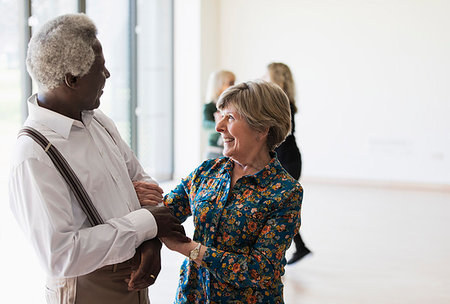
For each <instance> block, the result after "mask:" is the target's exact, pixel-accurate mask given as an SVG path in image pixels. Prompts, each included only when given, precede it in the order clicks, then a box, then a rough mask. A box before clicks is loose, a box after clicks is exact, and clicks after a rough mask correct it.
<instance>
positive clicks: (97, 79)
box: [78, 40, 110, 111]
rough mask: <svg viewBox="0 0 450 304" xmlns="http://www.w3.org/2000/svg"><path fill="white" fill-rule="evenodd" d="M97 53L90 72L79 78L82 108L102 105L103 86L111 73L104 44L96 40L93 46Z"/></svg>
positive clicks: (94, 107)
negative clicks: (106, 62) (107, 65)
mask: <svg viewBox="0 0 450 304" xmlns="http://www.w3.org/2000/svg"><path fill="white" fill-rule="evenodd" d="M92 49H93V50H94V53H95V60H94V63H93V64H92V66H91V69H90V70H89V72H88V73H87V74H86V75H84V76H83V77H80V78H79V80H78V81H79V83H78V86H79V87H78V97H79V107H80V110H81V111H83V110H94V109H96V108H98V107H99V106H100V96H101V95H102V94H103V87H104V86H105V82H106V79H107V78H109V76H110V74H109V71H108V69H106V67H105V58H104V57H103V51H102V45H101V44H100V41H98V40H97V41H96V42H95V44H94V45H93V46H92Z"/></svg>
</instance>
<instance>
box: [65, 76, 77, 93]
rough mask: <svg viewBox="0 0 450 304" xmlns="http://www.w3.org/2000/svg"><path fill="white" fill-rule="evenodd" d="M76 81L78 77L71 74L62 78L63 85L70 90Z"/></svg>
mask: <svg viewBox="0 0 450 304" xmlns="http://www.w3.org/2000/svg"><path fill="white" fill-rule="evenodd" d="M77 81H78V77H76V76H73V75H72V74H69V73H67V74H66V75H65V76H64V83H65V84H66V86H68V87H69V88H71V89H74V88H75V86H76V84H77Z"/></svg>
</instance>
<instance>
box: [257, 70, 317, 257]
mask: <svg viewBox="0 0 450 304" xmlns="http://www.w3.org/2000/svg"><path fill="white" fill-rule="evenodd" d="M264 80H267V81H270V82H273V83H275V84H277V85H278V86H279V87H280V88H282V89H283V91H284V92H285V93H286V95H287V97H288V99H289V105H290V108H291V126H292V129H291V132H290V134H289V135H288V136H287V137H286V140H285V141H284V142H283V143H282V144H281V145H280V146H278V147H277V148H276V149H275V152H276V153H277V156H278V159H279V160H280V163H281V165H282V166H283V168H284V169H286V171H287V172H288V173H289V174H290V175H291V176H292V177H293V178H294V179H296V180H299V179H300V175H301V173H302V157H301V154H300V150H299V149H298V146H297V142H296V140H295V135H294V132H295V120H294V115H295V113H297V106H296V105H295V98H294V97H295V83H294V78H293V77H292V73H291V70H290V69H289V67H288V66H287V65H285V64H284V63H281V62H272V63H270V64H269V65H268V66H267V73H266V75H265V76H264ZM294 243H295V249H296V251H295V253H294V254H293V255H292V257H291V258H290V259H289V260H288V262H287V263H288V264H293V263H295V262H297V261H299V260H300V259H301V258H303V257H304V256H305V255H307V254H309V253H310V252H311V251H310V250H309V249H308V248H307V247H306V246H305V243H304V242H303V240H302V237H301V236H300V233H299V234H297V235H296V236H295V237H294Z"/></svg>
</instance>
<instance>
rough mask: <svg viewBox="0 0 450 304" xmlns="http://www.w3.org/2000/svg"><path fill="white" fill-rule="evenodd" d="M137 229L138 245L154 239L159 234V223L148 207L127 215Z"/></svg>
mask: <svg viewBox="0 0 450 304" xmlns="http://www.w3.org/2000/svg"><path fill="white" fill-rule="evenodd" d="M125 218H127V219H128V220H130V221H131V223H132V224H133V225H134V227H135V229H136V235H137V241H136V242H137V246H139V245H140V244H141V243H142V242H144V241H146V240H149V239H153V238H154V237H156V235H157V234H158V225H157V224H156V220H155V217H154V216H153V214H152V213H151V212H150V211H148V210H146V209H139V210H136V211H133V212H130V213H129V214H127V215H126V216H125Z"/></svg>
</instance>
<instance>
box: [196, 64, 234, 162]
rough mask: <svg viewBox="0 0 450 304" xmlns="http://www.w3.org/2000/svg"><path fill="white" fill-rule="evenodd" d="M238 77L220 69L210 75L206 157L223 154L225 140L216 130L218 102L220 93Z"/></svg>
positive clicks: (207, 93)
mask: <svg viewBox="0 0 450 304" xmlns="http://www.w3.org/2000/svg"><path fill="white" fill-rule="evenodd" d="M235 81H236V77H235V76H234V74H233V73H232V72H230V71H225V70H220V71H216V72H214V73H212V74H211V75H210V77H209V82H208V87H207V91H206V104H205V106H204V107H203V128H204V129H205V130H206V131H207V132H208V146H207V148H206V158H216V157H220V156H222V150H223V142H222V140H221V138H220V134H219V133H218V132H216V117H215V116H217V113H218V112H217V108H216V102H217V100H218V99H219V96H220V94H222V92H223V91H225V90H226V89H227V88H229V87H230V86H232V85H234V82H235Z"/></svg>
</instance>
